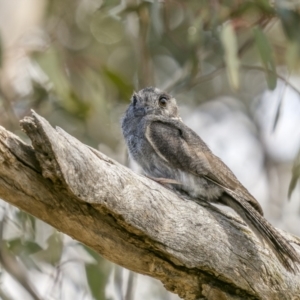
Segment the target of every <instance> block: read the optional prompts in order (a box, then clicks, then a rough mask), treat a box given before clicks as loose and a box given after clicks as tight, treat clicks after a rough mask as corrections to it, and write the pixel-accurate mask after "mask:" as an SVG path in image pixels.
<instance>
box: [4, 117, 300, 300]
mask: <svg viewBox="0 0 300 300" xmlns="http://www.w3.org/2000/svg"><path fill="white" fill-rule="evenodd" d="M21 127H22V129H23V130H24V131H25V132H26V134H27V135H28V136H29V138H30V139H31V141H32V146H30V145H26V144H24V143H23V142H22V141H21V140H20V139H19V138H18V137H16V136H15V135H13V134H12V133H10V132H8V131H6V130H5V129H4V128H2V127H0V197H1V198H2V199H3V200H5V201H7V202H9V203H11V204H12V205H15V206H17V207H19V208H20V209H22V210H24V211H26V212H28V213H30V214H31V215H33V216H35V217H37V218H39V219H41V220H43V221H45V222H47V223H49V224H50V225H52V226H54V227H55V228H57V229H58V230H59V231H61V232H64V233H66V234H68V235H70V236H71V237H73V238H74V239H76V240H78V241H80V242H82V243H84V244H86V245H88V246H89V247H91V248H92V249H94V250H95V251H97V252H98V253H99V254H101V255H102V256H103V257H105V258H106V259H108V260H110V261H112V262H114V263H116V264H119V265H121V266H123V267H125V268H128V269H130V270H132V271H134V272H138V273H141V274H146V275H149V276H152V277H154V278H157V279H159V280H160V281H161V282H162V283H163V284H164V286H165V288H166V289H167V290H169V291H171V292H174V293H177V294H178V295H179V296H180V297H182V298H184V299H187V300H192V299H209V300H212V299H218V300H219V299H272V300H274V299H278V300H279V299H280V300H283V299H300V274H298V275H293V274H291V273H288V272H287V271H286V270H285V269H284V268H283V267H282V266H281V264H280V263H279V262H278V260H277V258H276V257H275V256H274V254H273V252H272V251H270V249H269V248H268V247H267V245H264V244H263V243H262V241H260V240H258V239H257V238H256V236H255V235H254V234H253V233H252V232H251V230H250V229H249V228H248V227H247V226H246V225H245V224H244V223H243V222H242V221H241V220H240V219H239V218H238V217H235V216H234V215H232V214H229V213H226V212H224V211H222V210H220V209H218V208H216V207H214V206H212V205H209V204H207V203H204V202H203V203H195V202H194V201H191V199H186V198H183V197H182V196H180V195H176V194H174V193H173V192H172V191H170V190H168V189H166V188H164V187H163V186H161V185H159V184H158V183H156V182H154V181H151V180H149V179H148V178H145V177H143V176H140V175H138V174H135V173H134V172H132V171H131V170H129V169H128V168H126V167H124V166H122V165H120V164H118V163H117V162H115V161H113V160H112V159H110V158H108V157H107V156H105V155H104V154H102V153H100V152H98V151H96V150H94V149H92V148H90V147H88V146H86V145H84V144H82V143H80V142H79V141H78V140H77V139H75V138H74V137H72V136H70V135H69V134H67V133H66V132H64V131H63V130H62V129H60V128H56V129H54V128H53V127H51V125H50V124H49V123H48V122H47V121H46V120H45V119H43V118H42V117H40V116H39V115H37V114H36V113H35V112H33V113H32V117H30V118H29V117H26V118H25V119H24V120H22V121H21ZM283 234H284V235H285V236H286V237H287V239H289V240H290V241H292V242H293V243H294V246H295V247H297V246H296V244H298V245H299V244H300V240H299V239H298V238H295V237H292V236H291V235H289V234H287V233H283ZM297 250H298V249H297Z"/></svg>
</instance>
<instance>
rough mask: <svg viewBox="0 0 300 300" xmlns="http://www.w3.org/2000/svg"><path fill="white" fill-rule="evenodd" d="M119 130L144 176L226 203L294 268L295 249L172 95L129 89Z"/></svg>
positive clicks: (298, 260)
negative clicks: (186, 120)
mask: <svg viewBox="0 0 300 300" xmlns="http://www.w3.org/2000/svg"><path fill="white" fill-rule="evenodd" d="M122 132H123V136H124V139H125V142H126V145H127V148H128V152H129V156H130V157H131V158H132V159H133V160H134V161H135V162H136V163H137V164H138V165H139V166H140V167H141V169H142V170H143V172H144V174H145V175H146V176H148V177H150V178H151V179H153V180H155V181H157V182H159V183H161V184H165V185H171V186H172V187H173V189H175V190H177V191H178V192H180V193H183V194H186V195H188V196H190V197H191V198H195V199H201V200H204V201H208V202H212V203H217V204H223V205H226V206H229V207H230V208H232V209H233V210H234V211H236V212H237V213H238V215H240V216H241V217H242V219H243V220H244V221H245V222H246V224H247V225H248V226H249V227H250V228H251V229H252V230H253V231H254V232H255V234H256V235H257V236H258V237H259V238H260V239H263V240H265V241H266V242H267V244H268V245H269V246H270V247H271V249H272V250H273V252H274V253H275V255H276V256H277V258H278V259H279V261H280V262H281V263H282V265H283V266H284V267H285V268H286V269H287V270H288V271H289V272H291V273H294V274H296V273H297V272H299V267H298V264H299V263H300V258H299V255H298V253H297V252H296V250H295V249H294V248H293V246H292V245H291V244H290V243H289V241H288V240H287V239H286V238H285V237H283V236H282V235H281V234H280V233H279V232H278V231H277V230H276V229H275V228H274V227H273V226H272V225H271V223H269V222H268V221H267V220H266V219H265V218H264V216H263V210H262V207H261V206H260V204H259V202H258V201H257V200H256V199H255V198H254V197H253V196H252V195H251V194H250V192H249V191H248V190H247V189H246V188H245V187H244V186H243V185H242V184H241V183H240V182H239V180H238V179H237V178H236V176H235V175H234V174H233V172H232V171H231V170H230V168H229V167H228V166H227V165H226V164H225V163H224V162H223V161H222V160H221V159H220V158H219V157H217V156H216V155H214V154H213V153H212V151H211V150H210V149H209V147H208V146H207V145H206V144H205V142H204V141H203V140H202V139H201V138H200V137H199V136H198V135H197V134H196V133H195V132H194V131H193V130H192V129H191V128H189V127H188V126H187V125H185V124H184V123H183V121H182V119H181V118H180V115H179V110H178V106H177V102H176V99H175V98H174V97H173V96H171V95H169V94H168V93H166V92H164V91H161V90H160V89H158V88H155V87H147V88H144V89H142V90H140V91H139V92H134V93H133V95H132V97H131V102H130V104H129V106H128V108H127V110H126V112H125V114H124V117H123V119H122Z"/></svg>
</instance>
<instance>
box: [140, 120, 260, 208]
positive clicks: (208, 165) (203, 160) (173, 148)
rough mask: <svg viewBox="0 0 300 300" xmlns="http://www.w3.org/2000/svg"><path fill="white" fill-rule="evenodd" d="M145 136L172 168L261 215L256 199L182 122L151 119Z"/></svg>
mask: <svg viewBox="0 0 300 300" xmlns="http://www.w3.org/2000/svg"><path fill="white" fill-rule="evenodd" d="M145 136H146V138H147V140H148V142H149V143H150V145H151V146H152V148H153V149H154V151H155V152H156V153H157V155H158V156H159V157H161V158H162V159H163V160H164V161H166V162H167V163H169V164H170V166H172V167H174V168H177V169H179V170H182V171H184V172H188V173H191V174H193V175H195V176H199V177H205V178H206V179H207V180H209V181H211V182H213V183H215V184H217V185H218V186H220V187H221V188H223V189H224V192H226V193H228V194H229V195H230V196H231V197H233V198H236V200H238V198H243V199H244V200H246V201H247V202H249V204H251V205H252V206H253V207H254V208H255V209H256V210H257V211H258V212H260V213H261V214H262V208H261V206H260V205H259V203H258V202H257V201H256V199H255V198H254V197H253V196H252V195H251V194H250V193H249V192H248V191H247V189H246V188H245V187H243V185H242V184H241V183H240V182H239V181H238V179H237V178H236V177H235V175H234V174H233V173H232V171H231V170H230V169H229V168H228V167H227V166H226V165H225V164H224V163H223V162H222V161H221V159H220V158H218V157H217V156H215V155H214V154H213V153H212V152H211V151H210V150H209V148H208V147H207V146H206V144H205V143H204V142H203V141H202V139H201V138H200V137H199V136H198V135H197V134H196V133H195V132H194V131H193V130H191V129H190V128H189V127H187V126H186V125H185V124H184V123H182V122H181V121H179V120H172V119H171V120H170V119H167V118H164V117H157V116H155V117H153V118H149V120H148V122H147V125H146V129H145Z"/></svg>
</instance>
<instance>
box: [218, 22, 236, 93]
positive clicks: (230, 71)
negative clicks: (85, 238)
mask: <svg viewBox="0 0 300 300" xmlns="http://www.w3.org/2000/svg"><path fill="white" fill-rule="evenodd" d="M220 35H221V42H222V45H223V48H224V60H225V63H226V70H227V76H228V80H229V83H230V85H231V87H232V88H233V89H235V90H237V89H238V88H239V85H240V80H239V67H240V61H239V58H238V43H237V37H236V34H235V31H234V28H233V26H232V23H231V22H227V23H226V24H225V25H224V26H223V27H222V30H221V33H220Z"/></svg>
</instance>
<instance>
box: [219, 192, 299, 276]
mask: <svg viewBox="0 0 300 300" xmlns="http://www.w3.org/2000/svg"><path fill="white" fill-rule="evenodd" d="M227 192H229V193H230V191H227ZM229 195H230V194H229ZM236 198H237V195H236V194H235V193H234V195H232V196H227V195H224V196H223V197H222V202H223V203H224V204H226V205H227V206H229V207H231V208H232V209H234V210H235V211H236V212H237V213H238V214H239V215H240V216H241V217H242V218H243V220H244V221H245V222H246V223H247V225H249V226H250V228H251V229H253V230H254V232H255V233H256V234H258V235H259V237H262V238H263V239H264V240H265V241H266V242H267V243H268V244H269V246H270V247H271V248H272V250H273V252H274V253H275V254H276V256H277V257H278V259H279V261H280V262H281V263H282V265H283V266H284V267H285V268H286V269H287V270H288V271H289V272H292V273H294V274H296V273H297V272H299V267H298V265H297V263H298V264H300V257H299V255H298V253H297V252H296V250H295V249H294V248H293V246H292V245H291V244H290V243H289V242H288V241H287V240H286V239H285V238H284V237H283V236H282V235H281V234H280V233H279V232H278V231H277V230H276V229H275V228H274V227H273V226H272V225H271V224H270V223H269V222H268V221H267V220H266V219H265V218H264V217H263V216H262V215H260V214H259V213H258V212H257V211H256V210H255V209H254V208H253V206H252V205H251V204H249V203H248V202H247V201H246V200H245V199H244V198H243V197H238V200H236Z"/></svg>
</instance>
